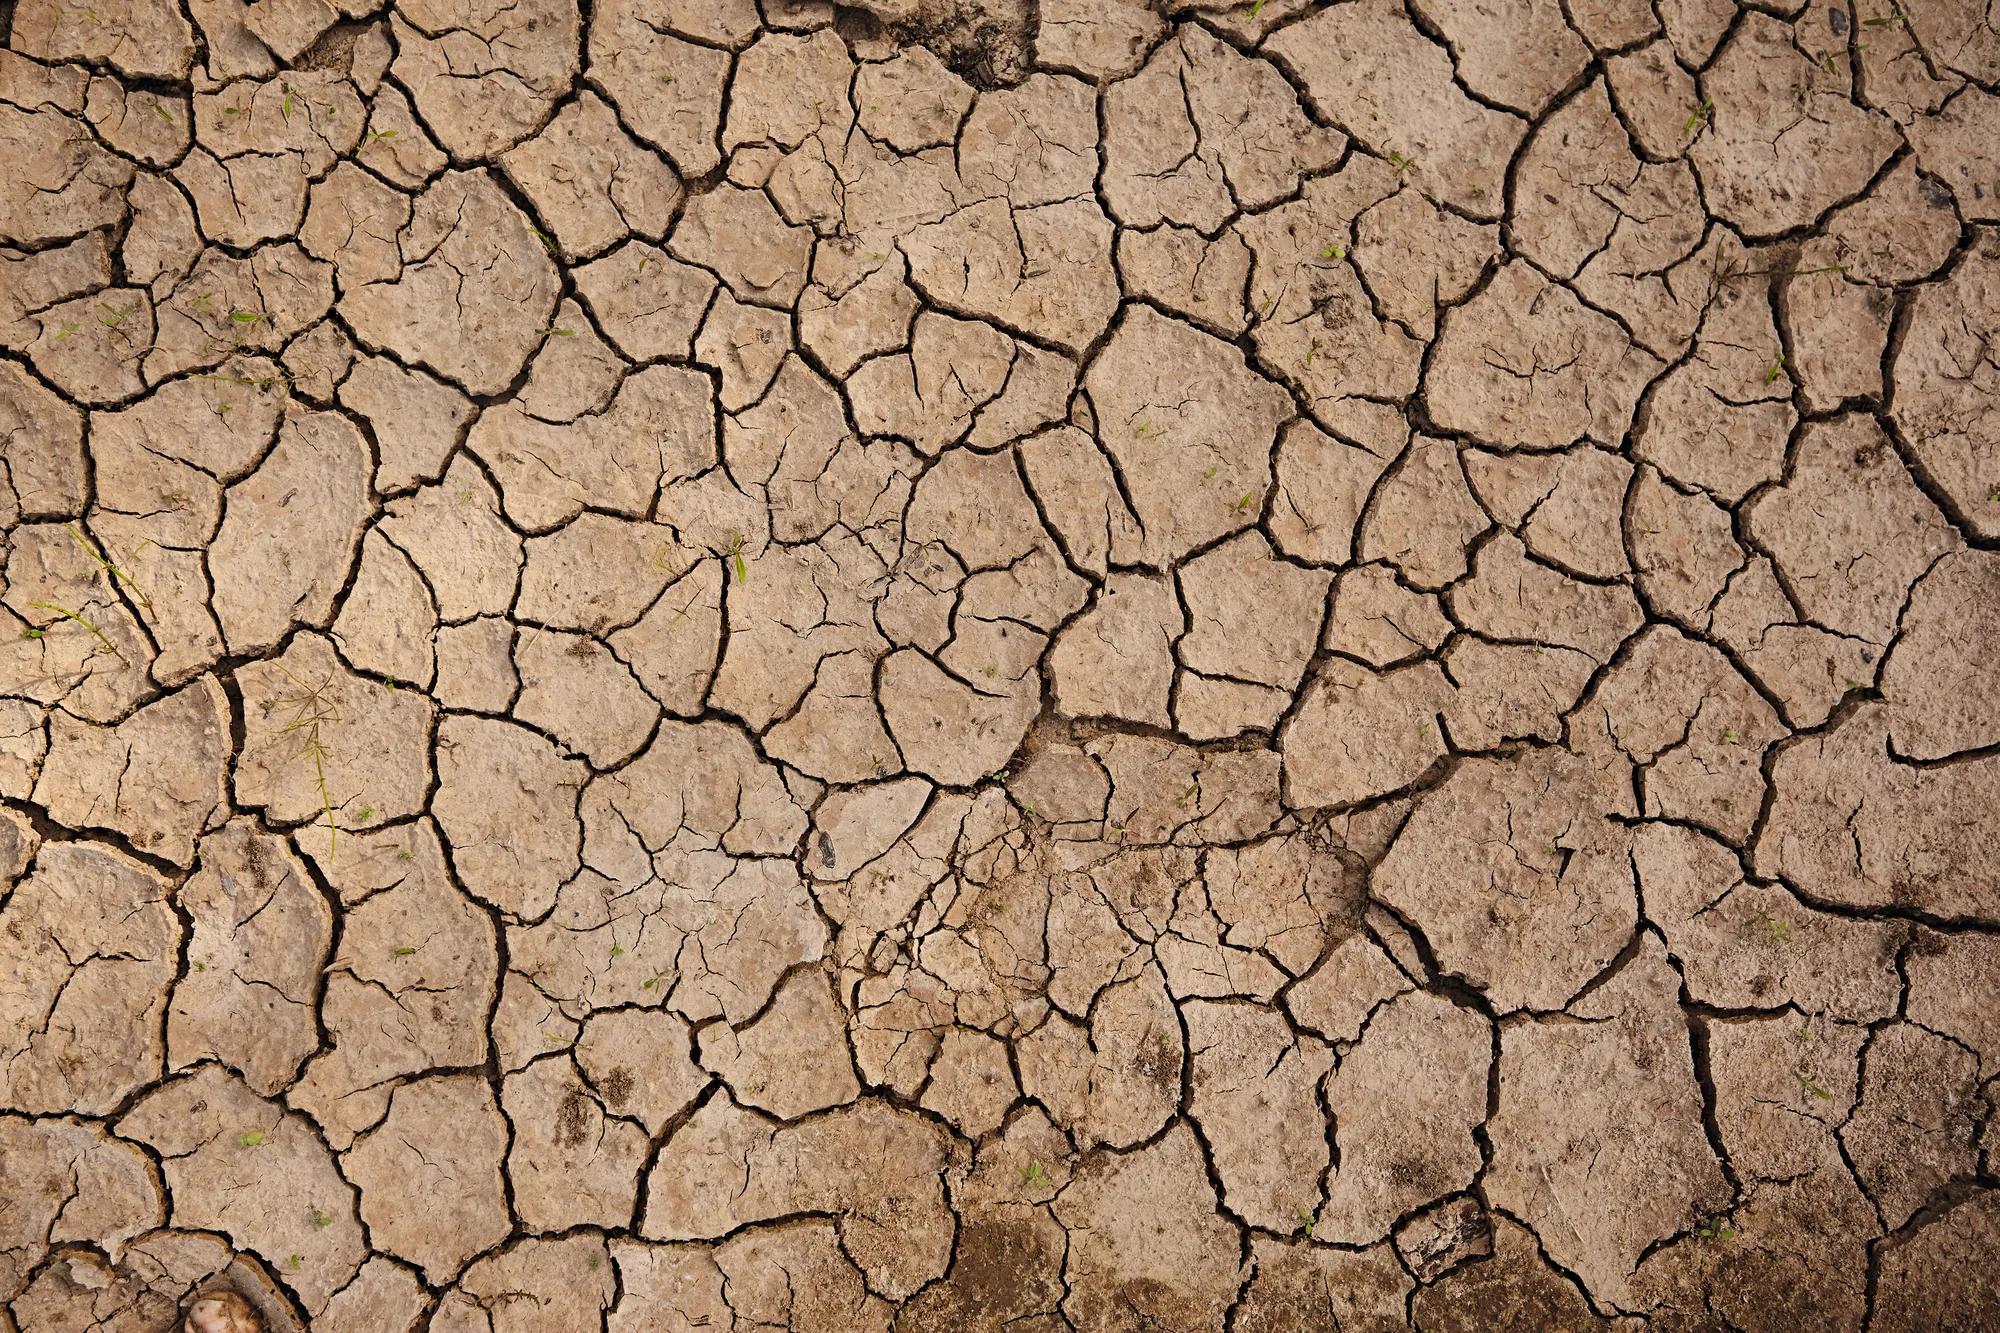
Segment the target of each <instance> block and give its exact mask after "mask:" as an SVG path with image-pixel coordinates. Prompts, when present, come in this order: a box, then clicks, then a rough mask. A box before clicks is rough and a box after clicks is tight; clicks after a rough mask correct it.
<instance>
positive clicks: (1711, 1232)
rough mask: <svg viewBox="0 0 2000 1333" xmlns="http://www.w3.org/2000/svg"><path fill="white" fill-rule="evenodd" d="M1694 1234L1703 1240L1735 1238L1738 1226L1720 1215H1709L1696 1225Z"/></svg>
mask: <svg viewBox="0 0 2000 1333" xmlns="http://www.w3.org/2000/svg"><path fill="white" fill-rule="evenodd" d="M1694 1234H1695V1235H1697V1236H1699V1237H1701V1238H1702V1239H1703V1240H1734V1239H1735V1238H1736V1228H1735V1227H1732V1226H1730V1225H1729V1223H1728V1222H1727V1221H1725V1220H1724V1219H1722V1218H1720V1217H1709V1218H1704V1219H1703V1220H1702V1222H1701V1224H1700V1225H1699V1226H1697V1227H1695V1229H1694Z"/></svg>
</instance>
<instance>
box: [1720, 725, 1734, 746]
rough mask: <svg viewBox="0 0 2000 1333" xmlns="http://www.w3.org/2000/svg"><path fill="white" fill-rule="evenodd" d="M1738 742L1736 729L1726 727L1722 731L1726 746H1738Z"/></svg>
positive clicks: (1723, 741)
mask: <svg viewBox="0 0 2000 1333" xmlns="http://www.w3.org/2000/svg"><path fill="white" fill-rule="evenodd" d="M1736 741H1737V736H1736V728H1734V727H1724V728H1723V729H1722V743H1723V744H1724V745H1734V744H1736Z"/></svg>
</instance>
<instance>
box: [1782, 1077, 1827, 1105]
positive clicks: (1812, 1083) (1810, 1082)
mask: <svg viewBox="0 0 2000 1333" xmlns="http://www.w3.org/2000/svg"><path fill="white" fill-rule="evenodd" d="M1792 1077H1793V1078H1795V1079H1797V1080H1798V1081H1799V1091H1801V1092H1804V1093H1807V1094H1809V1095H1811V1096H1814V1097H1817V1098H1819V1099H1820V1100H1821V1101H1823V1102H1830V1101H1832V1100H1833V1093H1832V1092H1830V1091H1828V1090H1827V1087H1826V1085H1825V1084H1824V1083H1821V1082H1820V1081H1819V1080H1818V1079H1816V1078H1814V1077H1813V1076H1812V1075H1811V1074H1808V1073H1807V1072H1806V1071H1805V1070H1803V1069H1794V1070H1793V1071H1792Z"/></svg>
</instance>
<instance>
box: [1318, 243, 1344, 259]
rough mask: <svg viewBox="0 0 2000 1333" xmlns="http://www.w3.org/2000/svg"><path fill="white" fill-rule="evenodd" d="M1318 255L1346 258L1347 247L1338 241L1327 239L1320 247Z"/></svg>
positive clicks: (1322, 257) (1325, 257)
mask: <svg viewBox="0 0 2000 1333" xmlns="http://www.w3.org/2000/svg"><path fill="white" fill-rule="evenodd" d="M1319 257H1320V258H1321V259H1345V258H1347V248H1346V247H1345V246H1343V245H1341V244H1340V242H1338V241H1328V242H1327V243H1326V244H1325V245H1323V246H1321V247H1320V252H1319Z"/></svg>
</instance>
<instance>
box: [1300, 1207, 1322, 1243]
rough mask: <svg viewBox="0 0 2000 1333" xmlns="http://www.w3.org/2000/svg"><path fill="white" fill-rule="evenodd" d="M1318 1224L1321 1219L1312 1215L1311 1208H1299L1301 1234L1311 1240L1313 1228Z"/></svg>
mask: <svg viewBox="0 0 2000 1333" xmlns="http://www.w3.org/2000/svg"><path fill="white" fill-rule="evenodd" d="M1318 1225H1319V1219H1318V1218H1316V1217H1314V1216H1313V1215H1312V1210H1311V1209H1309V1208H1301V1209H1299V1234H1300V1235H1302V1236H1304V1237H1305V1238H1306V1239H1307V1240H1311V1239H1312V1234H1313V1228H1314V1227H1315V1226H1318Z"/></svg>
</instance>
